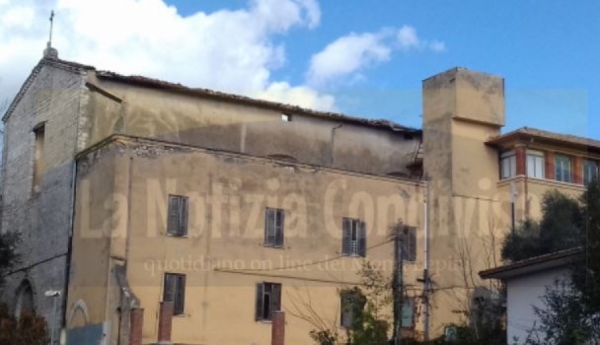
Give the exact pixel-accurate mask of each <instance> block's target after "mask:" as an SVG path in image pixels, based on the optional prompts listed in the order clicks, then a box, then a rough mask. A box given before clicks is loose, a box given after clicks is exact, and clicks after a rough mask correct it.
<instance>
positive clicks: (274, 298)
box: [255, 282, 281, 321]
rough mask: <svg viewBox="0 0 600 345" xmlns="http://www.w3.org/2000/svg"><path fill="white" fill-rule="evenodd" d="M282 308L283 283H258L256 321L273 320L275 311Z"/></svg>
mask: <svg viewBox="0 0 600 345" xmlns="http://www.w3.org/2000/svg"><path fill="white" fill-rule="evenodd" d="M279 310H281V284H277V283H267V282H264V283H260V284H256V315H255V319H256V321H264V320H272V319H273V312H275V311H279Z"/></svg>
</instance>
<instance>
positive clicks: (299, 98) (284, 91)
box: [256, 82, 337, 111]
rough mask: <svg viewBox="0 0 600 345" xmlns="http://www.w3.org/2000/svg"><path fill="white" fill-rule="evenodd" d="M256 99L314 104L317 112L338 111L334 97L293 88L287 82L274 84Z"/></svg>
mask: <svg viewBox="0 0 600 345" xmlns="http://www.w3.org/2000/svg"><path fill="white" fill-rule="evenodd" d="M256 97H259V98H261V99H266V100H269V101H276V102H283V103H288V104H312V105H313V107H314V109H317V110H324V111H336V110H337V108H336V106H335V99H334V98H333V97H332V96H329V95H321V94H319V93H317V92H316V91H315V90H313V89H311V88H309V87H305V86H296V87H292V86H290V85H289V84H288V83H286V82H276V83H272V84H271V85H269V87H268V88H267V89H266V90H264V91H262V92H260V93H258V94H257V95H256Z"/></svg>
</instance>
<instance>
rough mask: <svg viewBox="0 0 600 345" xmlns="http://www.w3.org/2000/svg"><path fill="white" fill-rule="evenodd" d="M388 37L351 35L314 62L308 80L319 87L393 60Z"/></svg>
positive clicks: (343, 38) (382, 33)
mask: <svg viewBox="0 0 600 345" xmlns="http://www.w3.org/2000/svg"><path fill="white" fill-rule="evenodd" d="M386 36H387V34H386V33H384V32H381V33H375V34H374V33H363V34H355V33H351V34H349V35H347V36H343V37H340V38H338V39H337V40H335V41H333V42H332V43H330V44H329V45H327V47H325V49H323V50H322V51H321V52H319V53H317V54H315V55H313V56H312V58H311V62H310V68H309V70H308V73H307V79H308V81H309V83H310V84H312V85H319V84H323V83H325V82H328V81H330V80H332V79H335V78H339V77H343V76H347V75H351V74H354V73H355V72H357V71H360V70H361V69H363V68H365V67H367V66H369V65H372V64H375V63H378V62H383V61H387V60H389V59H390V53H391V49H390V47H389V46H388V44H387V43H386V42H385V39H386Z"/></svg>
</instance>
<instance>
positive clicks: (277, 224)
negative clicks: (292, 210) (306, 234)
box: [265, 208, 285, 247]
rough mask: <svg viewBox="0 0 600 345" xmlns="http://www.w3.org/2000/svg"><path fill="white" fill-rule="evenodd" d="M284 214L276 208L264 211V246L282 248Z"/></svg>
mask: <svg viewBox="0 0 600 345" xmlns="http://www.w3.org/2000/svg"><path fill="white" fill-rule="evenodd" d="M284 223H285V213H284V211H283V210H280V209H276V208H267V209H266V210H265V246H268V247H283V225H284Z"/></svg>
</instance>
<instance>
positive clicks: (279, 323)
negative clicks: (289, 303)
mask: <svg viewBox="0 0 600 345" xmlns="http://www.w3.org/2000/svg"><path fill="white" fill-rule="evenodd" d="M271 345H285V313H284V312H282V311H276V312H274V313H273V322H272V323H271Z"/></svg>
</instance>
